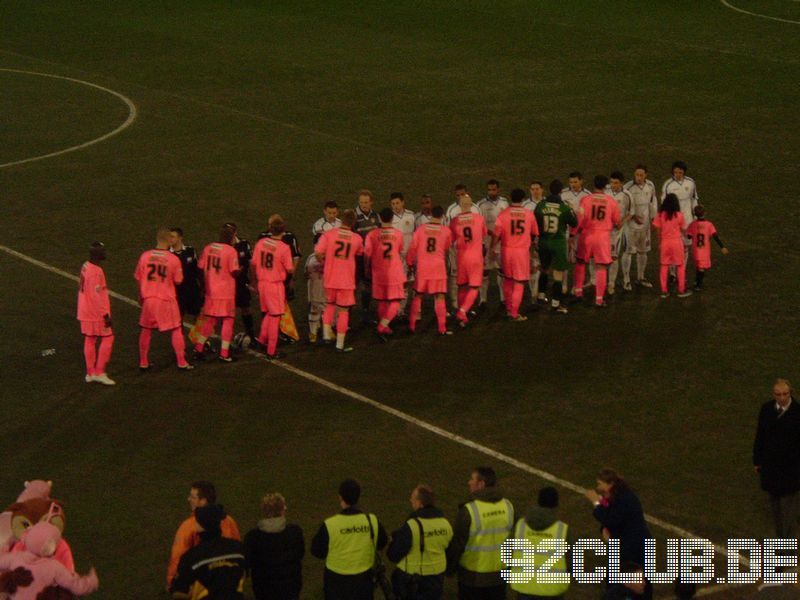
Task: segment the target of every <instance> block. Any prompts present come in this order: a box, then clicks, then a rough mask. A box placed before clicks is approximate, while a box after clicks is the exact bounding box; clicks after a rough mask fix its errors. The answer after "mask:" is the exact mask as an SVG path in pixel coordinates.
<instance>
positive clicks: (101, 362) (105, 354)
mask: <svg viewBox="0 0 800 600" xmlns="http://www.w3.org/2000/svg"><path fill="white" fill-rule="evenodd" d="M113 347H114V336H113V335H107V336H104V337H101V338H100V349H99V350H98V351H97V366H96V367H95V370H94V374H95V375H102V374H103V373H105V372H106V365H107V364H108V361H109V360H111V349H112V348H113Z"/></svg>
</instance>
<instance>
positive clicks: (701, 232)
mask: <svg viewBox="0 0 800 600" xmlns="http://www.w3.org/2000/svg"><path fill="white" fill-rule="evenodd" d="M686 234H687V235H688V236H689V237H691V238H692V258H694V262H695V263H696V264H697V265H698V266H700V267H705V266H706V265H707V266H708V267H710V266H711V239H712V238H713V237H714V236H715V235H716V234H717V228H716V227H714V224H713V223H712V222H711V221H706V220H705V219H703V220H702V221H700V220H695V221H692V222H691V223H690V224H689V228H688V229H687V230H686Z"/></svg>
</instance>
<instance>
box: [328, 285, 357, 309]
mask: <svg viewBox="0 0 800 600" xmlns="http://www.w3.org/2000/svg"><path fill="white" fill-rule="evenodd" d="M325 302H327V303H328V304H335V305H336V306H341V307H343V308H346V307H348V306H354V305H355V303H356V293H355V290H339V289H336V288H325Z"/></svg>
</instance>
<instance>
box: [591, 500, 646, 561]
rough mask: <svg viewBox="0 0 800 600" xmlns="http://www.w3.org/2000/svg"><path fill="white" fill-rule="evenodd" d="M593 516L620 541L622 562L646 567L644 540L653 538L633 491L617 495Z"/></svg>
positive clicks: (601, 506) (601, 505)
mask: <svg viewBox="0 0 800 600" xmlns="http://www.w3.org/2000/svg"><path fill="white" fill-rule="evenodd" d="M592 514H594V518H595V519H597V520H598V521H600V524H601V525H602V526H603V527H605V528H606V529H608V531H609V533H610V537H611V538H612V539H618V540H619V545H620V561H632V562H635V563H636V564H637V565H644V540H645V539H646V538H649V537H652V536H651V535H650V530H649V529H648V528H647V523H645V520H644V511H642V504H641V502H639V498H637V497H636V494H634V493H633V492H632V491H631V490H623V491H621V492H619V493H617V494H615V495H614V496H613V497H612V499H611V501H610V502H609V503H608V504H604V503H601V504H598V505H597V506H595V507H594V512H593V513H592Z"/></svg>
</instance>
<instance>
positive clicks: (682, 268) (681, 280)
mask: <svg viewBox="0 0 800 600" xmlns="http://www.w3.org/2000/svg"><path fill="white" fill-rule="evenodd" d="M685 291H686V263H682V264H680V265H678V292H679V293H681V294H682V293H683V292H685Z"/></svg>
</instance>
